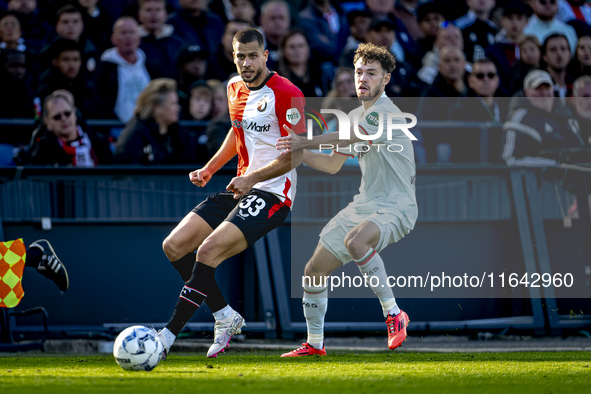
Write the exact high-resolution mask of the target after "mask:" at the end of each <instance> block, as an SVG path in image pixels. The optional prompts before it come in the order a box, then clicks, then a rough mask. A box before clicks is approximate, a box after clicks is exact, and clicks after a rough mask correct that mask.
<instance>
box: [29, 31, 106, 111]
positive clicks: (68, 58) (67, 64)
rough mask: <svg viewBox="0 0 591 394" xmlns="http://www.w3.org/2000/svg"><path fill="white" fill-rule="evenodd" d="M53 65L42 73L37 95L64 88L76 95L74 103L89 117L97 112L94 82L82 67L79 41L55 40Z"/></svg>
mask: <svg viewBox="0 0 591 394" xmlns="http://www.w3.org/2000/svg"><path fill="white" fill-rule="evenodd" d="M50 53H51V57H52V66H51V67H50V68H49V69H47V70H46V71H45V72H44V73H43V74H41V79H40V81H39V88H38V89H37V97H39V99H40V101H41V102H42V101H44V100H45V97H47V96H49V95H50V94H51V93H52V92H54V91H56V90H58V89H64V90H67V91H69V92H71V93H72V94H73V95H74V101H75V103H74V105H75V106H76V107H77V108H79V109H80V110H81V111H82V113H83V114H85V116H87V117H93V116H97V115H100V114H97V113H95V108H94V98H93V91H94V89H93V84H92V81H90V79H89V78H88V75H87V73H86V72H85V69H84V68H83V67H82V55H81V53H80V47H79V45H78V43H76V42H74V41H72V40H66V39H63V38H60V39H58V40H57V41H55V42H54V43H53V45H52V47H51V49H50Z"/></svg>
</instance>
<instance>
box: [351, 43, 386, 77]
mask: <svg viewBox="0 0 591 394" xmlns="http://www.w3.org/2000/svg"><path fill="white" fill-rule="evenodd" d="M359 59H363V64H367V63H371V62H374V61H377V62H379V63H380V65H381V66H382V69H383V70H384V71H385V73H386V74H387V73H391V72H392V71H394V69H395V68H396V58H395V57H394V55H393V54H392V53H391V52H390V51H389V50H388V49H387V48H386V47H383V46H379V45H374V44H371V43H367V44H359V47H358V48H357V50H356V51H355V57H354V58H353V64H354V65H355V64H356V63H357V60H359Z"/></svg>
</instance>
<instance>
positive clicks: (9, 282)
mask: <svg viewBox="0 0 591 394" xmlns="http://www.w3.org/2000/svg"><path fill="white" fill-rule="evenodd" d="M26 257H27V248H26V247H25V244H24V243H23V240H22V238H19V239H17V240H15V241H7V242H0V308H14V307H15V306H17V305H18V303H19V302H21V299H22V298H23V296H24V295H25V292H24V291H23V286H22V283H21V279H22V278H23V270H24V269H25V259H26Z"/></svg>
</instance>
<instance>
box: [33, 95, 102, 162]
mask: <svg viewBox="0 0 591 394" xmlns="http://www.w3.org/2000/svg"><path fill="white" fill-rule="evenodd" d="M77 120H78V118H77V116H76V107H74V106H73V105H72V103H71V102H70V101H69V99H68V98H67V96H65V95H63V94H61V93H59V92H56V93H53V94H51V95H49V96H47V97H46V98H45V101H44V102H43V123H44V125H45V127H46V128H47V131H46V132H44V133H42V135H40V134H38V136H39V139H38V140H36V142H35V144H34V145H33V147H32V150H31V152H30V157H29V163H28V164H33V165H72V166H76V167H94V166H96V165H99V164H109V163H111V161H112V156H111V150H110V148H109V143H108V141H107V140H106V138H104V137H103V136H101V135H100V134H96V133H94V132H93V131H92V130H91V129H90V128H88V127H87V128H85V129H83V128H82V127H81V126H80V125H79V124H77Z"/></svg>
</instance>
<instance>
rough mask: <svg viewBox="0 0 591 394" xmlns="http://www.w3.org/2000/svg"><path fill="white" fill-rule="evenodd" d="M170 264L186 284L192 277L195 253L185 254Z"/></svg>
mask: <svg viewBox="0 0 591 394" xmlns="http://www.w3.org/2000/svg"><path fill="white" fill-rule="evenodd" d="M170 264H172V266H173V267H174V269H175V270H177V271H178V273H179V274H180V275H181V278H182V279H183V282H185V283H186V282H187V281H188V280H189V279H191V275H193V268H194V267H195V253H187V254H186V255H185V256H184V257H181V258H180V259H178V260H177V261H171V262H170Z"/></svg>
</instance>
